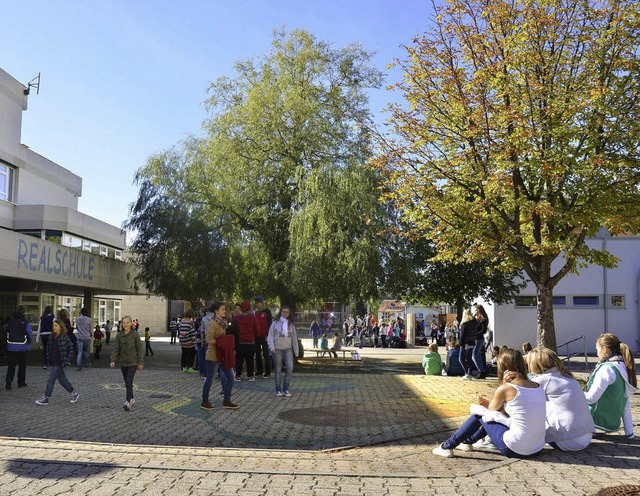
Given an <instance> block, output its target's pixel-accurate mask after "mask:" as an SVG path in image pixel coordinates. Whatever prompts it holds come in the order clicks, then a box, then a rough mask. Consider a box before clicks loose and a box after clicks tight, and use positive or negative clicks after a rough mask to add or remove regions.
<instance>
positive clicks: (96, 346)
mask: <svg viewBox="0 0 640 496" xmlns="http://www.w3.org/2000/svg"><path fill="white" fill-rule="evenodd" d="M65 334H66V333H65ZM102 337H103V334H102V329H100V326H99V325H96V327H95V329H94V330H93V358H95V359H96V360H98V359H99V358H100V351H102Z"/></svg>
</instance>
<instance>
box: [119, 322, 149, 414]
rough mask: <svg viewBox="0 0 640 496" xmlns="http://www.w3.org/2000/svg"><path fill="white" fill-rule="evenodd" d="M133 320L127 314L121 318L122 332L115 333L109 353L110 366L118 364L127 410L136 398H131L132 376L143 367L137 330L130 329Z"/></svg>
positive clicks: (142, 356)
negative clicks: (124, 390)
mask: <svg viewBox="0 0 640 496" xmlns="http://www.w3.org/2000/svg"><path fill="white" fill-rule="evenodd" d="M132 328H133V321H132V320H131V317H130V316H129V315H126V316H124V317H123V318H122V332H119V333H118V334H117V335H116V344H115V347H114V348H113V352H112V353H111V368H114V367H115V366H116V362H118V363H119V365H120V370H121V372H122V377H123V378H124V385H125V389H126V391H127V392H126V400H125V402H124V406H123V408H124V409H125V411H127V412H128V411H129V410H130V409H131V407H132V406H133V405H134V403H135V402H136V400H135V399H134V398H133V378H134V376H135V375H136V371H137V370H142V369H143V368H144V355H143V354H142V343H141V342H140V336H139V335H138V333H137V332H135V331H132Z"/></svg>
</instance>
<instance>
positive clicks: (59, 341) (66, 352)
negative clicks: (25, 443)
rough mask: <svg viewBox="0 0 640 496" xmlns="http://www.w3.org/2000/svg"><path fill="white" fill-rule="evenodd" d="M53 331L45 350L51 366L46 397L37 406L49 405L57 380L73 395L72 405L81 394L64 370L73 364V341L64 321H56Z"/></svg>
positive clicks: (52, 327)
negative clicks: (69, 336)
mask: <svg viewBox="0 0 640 496" xmlns="http://www.w3.org/2000/svg"><path fill="white" fill-rule="evenodd" d="M51 329H52V334H51V337H50V338H49V340H48V341H47V347H46V348H45V353H46V355H47V363H48V364H49V365H50V367H51V370H50V371H49V378H48V379H47V387H46V388H45V391H44V396H43V397H42V398H40V399H38V400H36V404H37V405H42V406H46V405H48V404H49V398H51V395H52V394H53V387H54V386H55V385H56V380H57V381H58V382H59V383H60V385H61V386H62V387H63V388H65V389H66V390H67V391H68V392H69V393H71V403H75V402H76V401H78V398H79V397H80V394H79V393H78V391H76V390H75V388H74V387H73V386H72V385H71V383H70V382H69V379H67V376H66V375H65V373H64V368H65V367H66V366H67V365H70V364H71V353H72V351H73V346H72V345H71V340H70V339H69V338H68V337H67V328H66V326H65V325H64V322H62V320H60V319H55V320H54V321H53V324H52V326H51Z"/></svg>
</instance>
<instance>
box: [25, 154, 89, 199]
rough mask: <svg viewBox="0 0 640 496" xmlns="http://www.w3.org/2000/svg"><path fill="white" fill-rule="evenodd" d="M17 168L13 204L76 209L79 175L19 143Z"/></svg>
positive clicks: (79, 194)
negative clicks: (20, 145) (19, 150)
mask: <svg viewBox="0 0 640 496" xmlns="http://www.w3.org/2000/svg"><path fill="white" fill-rule="evenodd" d="M20 159H21V160H20V161H19V162H18V163H14V164H13V165H15V166H17V167H18V173H17V181H16V198H15V203H17V204H20V205H40V204H46V205H53V206H59V207H66V208H70V209H73V210H77V209H78V198H79V197H80V196H82V178H81V177H80V176H77V175H76V174H74V173H73V172H70V171H68V170H67V169H65V168H64V167H61V166H59V165H58V164H56V163H55V162H52V161H51V160H49V159H47V158H45V157H43V156H42V155H38V154H37V153H35V152H33V151H31V150H30V149H29V148H28V147H26V146H24V145H22V147H21V153H20Z"/></svg>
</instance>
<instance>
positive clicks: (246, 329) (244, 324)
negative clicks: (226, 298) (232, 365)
mask: <svg viewBox="0 0 640 496" xmlns="http://www.w3.org/2000/svg"><path fill="white" fill-rule="evenodd" d="M250 311H251V303H249V302H248V301H246V300H245V301H243V302H242V303H240V312H241V313H240V315H236V318H235V322H236V325H237V327H238V342H237V343H236V380H237V381H240V380H241V378H242V366H243V364H244V363H246V364H247V378H248V380H249V381H255V380H256V378H255V375H254V371H253V360H254V356H255V351H256V338H257V337H258V333H259V331H260V328H259V327H258V321H257V320H256V317H255V315H253V314H252V313H250Z"/></svg>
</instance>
